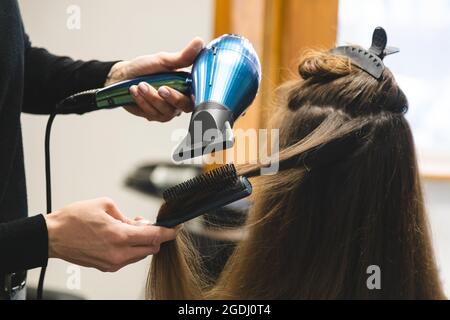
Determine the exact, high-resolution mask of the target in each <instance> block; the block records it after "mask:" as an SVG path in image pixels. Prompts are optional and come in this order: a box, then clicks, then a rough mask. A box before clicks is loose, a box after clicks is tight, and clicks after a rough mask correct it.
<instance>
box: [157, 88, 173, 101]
mask: <svg viewBox="0 0 450 320" xmlns="http://www.w3.org/2000/svg"><path fill="white" fill-rule="evenodd" d="M158 93H159V95H160V96H161V97H163V98H168V97H169V96H170V92H169V90H167V88H165V87H161V88H159V89H158Z"/></svg>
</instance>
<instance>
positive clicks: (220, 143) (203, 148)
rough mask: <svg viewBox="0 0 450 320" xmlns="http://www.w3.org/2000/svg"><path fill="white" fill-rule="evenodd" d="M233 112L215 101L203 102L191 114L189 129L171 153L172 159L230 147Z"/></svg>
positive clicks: (190, 156)
mask: <svg viewBox="0 0 450 320" xmlns="http://www.w3.org/2000/svg"><path fill="white" fill-rule="evenodd" d="M233 122H234V115H233V112H232V111H230V110H229V109H227V108H226V107H224V106H222V105H221V104H219V103H216V102H204V103H202V104H201V105H199V106H197V107H196V108H195V110H194V112H193V114H192V117H191V121H190V124H189V131H188V134H187V135H186V137H185V138H184V140H183V141H182V142H181V143H180V144H179V145H178V147H177V148H176V149H175V152H174V153H173V156H172V157H173V160H174V161H177V162H179V161H183V160H187V159H190V158H195V157H199V156H202V155H204V154H209V153H211V152H214V151H221V150H224V149H228V148H231V147H232V146H233V144H234V135H233V130H232V129H231V128H232V126H233Z"/></svg>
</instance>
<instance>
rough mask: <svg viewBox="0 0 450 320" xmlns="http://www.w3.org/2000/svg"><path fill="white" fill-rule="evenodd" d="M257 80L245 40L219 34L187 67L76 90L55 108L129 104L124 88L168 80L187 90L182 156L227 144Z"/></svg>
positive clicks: (63, 110) (178, 157)
mask: <svg viewBox="0 0 450 320" xmlns="http://www.w3.org/2000/svg"><path fill="white" fill-rule="evenodd" d="M260 80H261V65H260V62H259V59H258V56H257V54H256V51H255V49H254V48H253V46H252V45H251V43H250V42H249V41H248V40H247V39H245V38H243V37H241V36H238V35H223V36H221V37H219V38H217V39H215V40H213V41H211V42H210V43H209V44H208V45H207V46H206V47H205V48H204V49H203V50H202V51H201V52H200V53H199V55H198V56H197V58H196V60H195V62H194V64H193V66H192V72H191V73H187V72H168V73H160V74H153V75H148V76H143V77H139V78H136V79H131V80H126V81H122V82H119V83H116V84H113V85H110V86H108V87H105V88H101V89H92V90H88V91H84V92H80V93H77V94H74V95H72V96H70V97H68V98H66V99H64V100H63V101H61V102H60V103H59V105H58V108H57V113H59V114H67V113H78V114H82V113H85V112H88V111H93V110H99V109H109V108H115V107H120V106H123V105H132V104H134V100H133V97H132V96H131V94H130V92H129V88H130V87H131V86H132V85H137V84H138V83H140V82H142V81H144V82H147V83H148V84H150V85H152V86H153V87H155V88H156V89H157V88H159V87H161V86H169V87H171V88H173V89H176V90H178V91H180V92H182V93H183V94H185V95H193V96H194V99H195V107H194V110H193V112H192V116H191V121H190V124H189V132H188V135H187V136H186V138H185V139H184V140H183V141H182V142H181V143H180V145H179V146H178V147H177V148H176V150H175V152H174V154H173V159H174V160H175V161H182V160H185V159H190V158H193V157H197V156H201V155H203V154H208V153H211V152H213V151H220V150H223V149H227V148H230V147H232V146H233V143H234V136H233V131H232V127H233V124H234V121H236V119H237V118H239V116H241V115H242V114H243V113H244V111H245V110H246V109H247V108H248V106H249V105H250V104H251V103H252V102H253V100H254V98H255V97H256V94H257V92H258V88H259V84H260Z"/></svg>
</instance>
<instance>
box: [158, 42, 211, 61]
mask: <svg viewBox="0 0 450 320" xmlns="http://www.w3.org/2000/svg"><path fill="white" fill-rule="evenodd" d="M203 46H204V42H203V40H202V39H201V38H199V37H196V38H194V39H192V40H191V42H189V44H188V45H187V46H186V47H185V48H184V49H183V50H181V51H178V52H175V53H162V54H161V57H160V58H161V64H163V65H164V67H166V68H167V69H179V68H184V67H188V66H190V65H191V64H192V63H193V62H194V60H195V58H196V57H197V55H198V54H199V53H200V51H201V50H202V49H203Z"/></svg>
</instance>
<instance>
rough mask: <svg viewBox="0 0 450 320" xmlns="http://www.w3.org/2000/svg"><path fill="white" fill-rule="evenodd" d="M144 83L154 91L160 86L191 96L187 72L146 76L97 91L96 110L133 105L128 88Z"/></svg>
mask: <svg viewBox="0 0 450 320" xmlns="http://www.w3.org/2000/svg"><path fill="white" fill-rule="evenodd" d="M141 82H146V83H148V84H149V85H151V86H152V87H154V88H155V89H158V88H159V87H162V86H168V87H171V88H173V89H175V90H177V91H179V92H181V93H183V94H184V95H187V96H188V95H190V94H191V83H192V81H191V74H190V73H188V72H182V71H179V72H167V73H158V74H152V75H147V76H143V77H139V78H135V79H131V80H125V81H122V82H119V83H115V84H112V85H110V86H108V87H105V88H102V89H99V90H98V91H97V93H96V99H95V100H96V104H97V108H99V109H103V108H115V107H119V106H123V105H133V104H135V102H134V99H133V97H132V95H131V94H130V87H131V86H133V85H138V84H139V83H141Z"/></svg>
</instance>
